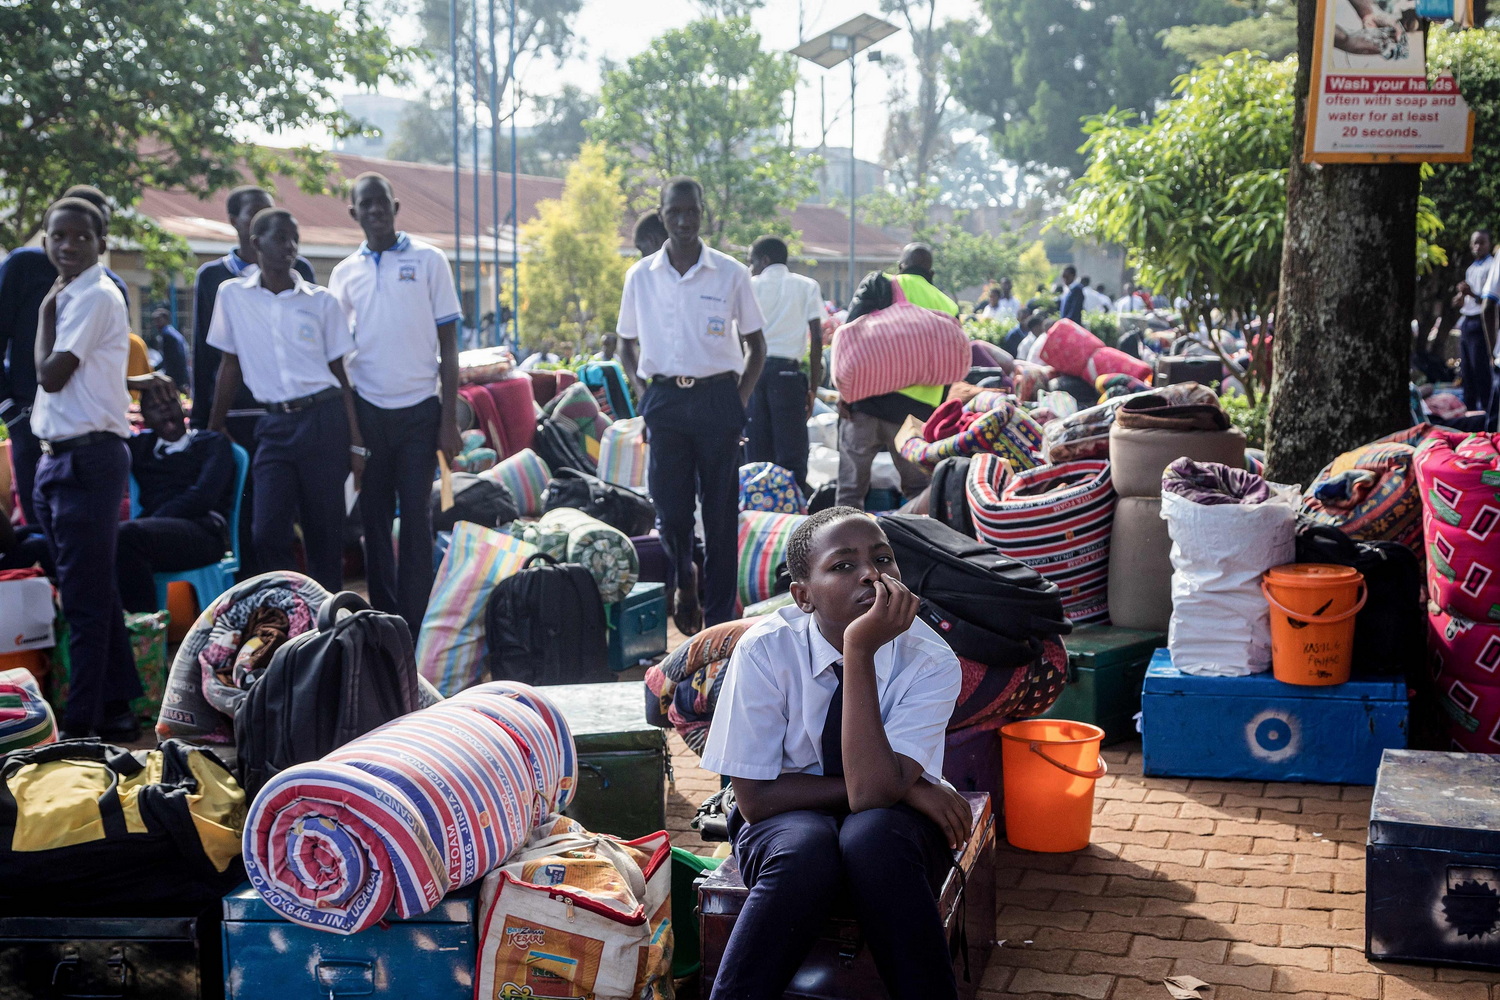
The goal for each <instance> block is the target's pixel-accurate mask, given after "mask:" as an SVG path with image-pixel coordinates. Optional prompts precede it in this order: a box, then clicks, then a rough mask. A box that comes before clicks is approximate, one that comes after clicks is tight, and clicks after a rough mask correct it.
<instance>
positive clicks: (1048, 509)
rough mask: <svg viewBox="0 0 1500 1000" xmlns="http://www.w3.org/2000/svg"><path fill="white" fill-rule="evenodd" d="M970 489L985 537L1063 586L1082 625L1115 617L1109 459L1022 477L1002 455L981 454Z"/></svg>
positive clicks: (972, 464) (1067, 606)
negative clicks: (1111, 604)
mask: <svg viewBox="0 0 1500 1000" xmlns="http://www.w3.org/2000/svg"><path fill="white" fill-rule="evenodd" d="M967 490H968V495H969V510H970V512H971V513H972V515H973V517H974V530H975V532H976V534H978V536H979V538H980V540H982V541H986V542H989V543H990V544H991V545H993V546H995V548H997V549H999V550H1000V551H1001V552H1002V553H1004V554H1005V555H1008V556H1010V557H1011V558H1012V559H1018V560H1020V561H1021V562H1023V563H1025V564H1026V565H1028V566H1030V567H1031V568H1032V569H1034V570H1036V571H1037V572H1038V573H1040V574H1042V576H1044V577H1046V578H1047V579H1048V580H1051V581H1052V582H1053V583H1055V584H1057V586H1058V587H1059V588H1060V589H1061V590H1062V592H1063V611H1064V612H1066V613H1067V615H1068V617H1069V618H1071V619H1072V620H1073V621H1074V622H1075V623H1077V624H1085V623H1089V622H1105V621H1108V620H1109V601H1108V589H1109V540H1110V529H1111V528H1112V527H1113V524H1114V517H1115V488H1114V485H1113V483H1112V482H1111V481H1110V476H1109V463H1108V462H1102V461H1092V460H1091V461H1084V462H1068V463H1066V464H1064V465H1045V466H1041V467H1039V468H1035V469H1030V470H1027V471H1025V472H1021V473H1015V472H1013V471H1012V470H1011V469H1010V467H1009V466H1008V465H1007V464H1006V463H1005V462H1004V461H1002V460H1001V459H1000V458H999V457H998V456H996V455H989V454H982V455H975V456H974V457H973V458H972V459H971V460H970V461H969V478H968V483H967Z"/></svg>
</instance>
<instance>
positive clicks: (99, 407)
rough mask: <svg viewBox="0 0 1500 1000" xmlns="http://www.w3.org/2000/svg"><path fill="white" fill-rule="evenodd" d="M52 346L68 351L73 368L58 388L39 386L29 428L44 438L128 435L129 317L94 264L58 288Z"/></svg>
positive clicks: (121, 300)
mask: <svg viewBox="0 0 1500 1000" xmlns="http://www.w3.org/2000/svg"><path fill="white" fill-rule="evenodd" d="M52 350H53V351H54V352H56V351H67V352H68V353H69V354H71V355H73V356H74V357H75V358H77V359H78V368H77V369H76V370H75V371H74V372H73V375H72V377H71V378H69V379H68V382H67V384H66V385H64V386H63V387H62V388H61V389H59V390H58V391H57V392H48V391H47V390H45V389H42V388H40V387H38V389H37V394H36V402H35V403H34V404H32V408H31V433H33V434H35V435H36V436H37V437H39V438H41V439H43V440H44V441H64V440H66V439H68V438H73V437H78V436H79V435H81V434H93V433H95V432H96V431H108V432H109V433H111V434H118V435H119V436H120V437H122V438H125V437H129V436H130V420H129V419H128V418H127V417H126V412H127V411H128V410H129V409H130V392H129V390H127V389H126V388H125V372H126V368H127V366H128V364H129V361H130V320H129V319H128V318H127V314H126V311H125V298H124V296H122V295H121V294H120V290H119V289H118V288H116V287H115V283H114V282H113V281H111V280H110V279H109V275H108V274H107V273H105V270H104V265H103V264H95V265H94V266H93V267H91V268H89V269H88V270H86V271H84V272H83V273H82V274H80V275H79V276H78V277H76V278H74V279H73V280H72V281H70V282H68V283H67V284H66V285H64V286H63V289H62V291H60V292H58V293H57V339H56V340H55V341H54V342H53V345H52Z"/></svg>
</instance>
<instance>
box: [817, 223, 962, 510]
mask: <svg viewBox="0 0 1500 1000" xmlns="http://www.w3.org/2000/svg"><path fill="white" fill-rule="evenodd" d="M932 267H933V259H932V248H931V247H930V246H928V245H927V244H925V243H909V244H907V245H906V246H905V247H904V248H903V249H902V251H901V259H900V261H899V263H898V264H897V265H896V274H895V275H893V276H891V277H890V278H889V279H886V278H885V276H884V275H883V274H881V273H880V272H878V271H877V272H875V273H873V274H871V275H869V276H867V277H866V278H865V280H864V281H863V282H861V283H860V286H859V290H858V291H856V292H855V293H854V301H853V302H852V303H851V304H850V306H849V316H848V319H847V320H845V322H853V321H854V320H855V319H857V318H859V317H860V316H862V315H864V314H865V313H867V312H874V311H875V310H876V309H880V308H883V307H884V306H886V305H889V304H890V303H889V302H882V301H880V299H881V296H879V295H878V294H874V293H873V288H874V286H875V285H877V284H879V282H880V281H885V280H889V281H890V282H892V283H894V284H897V285H900V286H901V292H902V294H904V295H905V296H906V301H908V302H910V303H911V304H912V305H916V306H921V307H922V308H924V309H933V310H936V311H937V312H942V313H947V314H948V315H949V316H954V317H956V316H957V315H958V303H956V302H954V301H953V300H952V299H951V298H949V297H948V296H947V295H944V294H943V293H942V292H941V291H939V290H938V288H937V287H936V286H935V285H933V283H932ZM877 279H878V280H877ZM946 389H947V387H946V386H941V385H910V386H907V387H906V388H905V389H902V390H900V391H899V392H890V393H886V394H885V395H883V396H872V397H870V398H869V399H861V400H858V401H857V402H854V403H840V404H839V478H838V490H837V499H836V500H835V501H834V502H835V503H836V504H838V505H839V506H841V507H864V505H865V494H866V493H868V492H869V491H870V465H871V463H873V462H874V461H875V456H876V455H878V454H880V452H882V451H886V452H889V453H890V455H891V460H892V461H893V462H895V464H896V472H897V474H898V475H899V476H900V477H901V493H902V495H903V496H905V497H906V498H907V499H908V500H909V499H911V498H912V497H915V496H916V495H917V494H918V493H920V492H922V490H924V489H926V487H927V484H928V483H929V482H930V481H931V479H932V477H931V476H930V475H929V474H928V472H927V470H925V469H923V468H922V467H921V466H920V465H916V464H914V463H912V462H908V461H907V460H906V459H904V458H902V457H901V453H900V452H899V451H898V450H897V449H896V432H897V431H899V430H900V429H901V425H902V424H903V423H904V422H905V421H906V418H907V417H909V416H915V417H916V418H917V419H919V420H926V419H927V418H928V417H930V416H932V411H933V410H935V409H937V406H938V404H939V403H941V402H942V401H943V393H944V392H945V391H946Z"/></svg>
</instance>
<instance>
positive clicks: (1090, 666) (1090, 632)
mask: <svg viewBox="0 0 1500 1000" xmlns="http://www.w3.org/2000/svg"><path fill="white" fill-rule="evenodd" d="M1166 644H1167V635H1166V633H1165V632H1146V631H1141V630H1138V629H1133V628H1118V627H1116V626H1113V625H1080V626H1079V627H1078V628H1075V629H1074V630H1073V634H1072V635H1070V636H1068V637H1067V638H1066V639H1064V640H1063V646H1064V647H1066V648H1067V651H1068V684H1067V686H1066V687H1064V688H1063V690H1062V694H1060V695H1058V697H1057V701H1055V702H1053V703H1052V707H1051V708H1049V709H1047V711H1045V712H1043V713H1042V714H1041V718H1044V719H1070V720H1072V721H1074V722H1087V723H1091V724H1092V725H1095V726H1098V727H1099V728H1100V729H1103V730H1104V743H1105V745H1108V744H1111V743H1118V742H1120V741H1121V740H1128V739H1133V738H1134V737H1135V713H1137V712H1139V711H1140V710H1141V684H1142V682H1143V681H1144V680H1145V679H1146V667H1147V666H1148V665H1149V664H1150V662H1151V657H1152V655H1153V654H1154V653H1155V652H1156V650H1157V649H1158V648H1159V647H1161V646H1165V645H1166Z"/></svg>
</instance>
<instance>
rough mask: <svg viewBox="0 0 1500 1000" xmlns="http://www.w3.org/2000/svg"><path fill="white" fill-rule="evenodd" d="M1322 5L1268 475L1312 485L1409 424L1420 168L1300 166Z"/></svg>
mask: <svg viewBox="0 0 1500 1000" xmlns="http://www.w3.org/2000/svg"><path fill="white" fill-rule="evenodd" d="M1317 6H1318V5H1317V2H1316V0H1298V4H1297V35H1298V46H1297V49H1298V62H1299V66H1298V72H1297V118H1296V126H1295V130H1294V133H1293V149H1294V150H1295V152H1294V153H1293V158H1292V164H1291V172H1290V174H1289V176H1288V179H1287V221H1286V240H1285V244H1284V246H1283V249H1282V258H1281V295H1280V302H1279V303H1278V307H1277V310H1276V333H1275V346H1274V350H1273V355H1272V356H1273V360H1274V367H1275V376H1274V378H1273V380H1272V383H1271V404H1270V417H1269V425H1268V430H1267V441H1266V443H1267V473H1268V475H1269V476H1270V478H1272V479H1274V480H1276V481H1277V482H1284V483H1300V484H1301V485H1303V486H1306V485H1308V484H1309V483H1310V482H1311V481H1312V479H1313V477H1314V476H1316V475H1317V473H1318V470H1319V469H1321V468H1322V467H1323V466H1324V465H1325V464H1327V463H1328V462H1329V461H1330V460H1331V459H1333V458H1334V456H1336V455H1338V454H1339V453H1340V452H1343V451H1347V450H1348V449H1350V448H1353V447H1356V446H1358V445H1360V444H1364V443H1365V442H1368V441H1370V440H1372V439H1374V438H1377V437H1380V436H1381V435H1383V434H1389V433H1391V432H1392V431H1396V430H1399V429H1401V428H1402V427H1405V426H1407V425H1409V424H1410V422H1411V417H1410V412H1411V410H1410V405H1409V402H1408V399H1409V395H1408V392H1409V390H1408V384H1409V382H1410V354H1411V318H1412V312H1413V304H1414V300H1413V297H1414V295H1415V290H1416V289H1415V286H1416V246H1417V230H1416V225H1417V196H1418V194H1419V192H1420V189H1421V182H1420V177H1419V173H1418V172H1419V169H1420V168H1419V167H1417V166H1416V165H1413V164H1388V165H1379V166H1370V165H1364V164H1330V165H1320V164H1310V163H1303V162H1302V152H1301V151H1302V143H1303V135H1304V130H1305V128H1306V110H1307V94H1308V82H1309V77H1310V75H1311V72H1310V70H1311V66H1312V40H1313V25H1314V21H1315V18H1316V15H1317Z"/></svg>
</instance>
